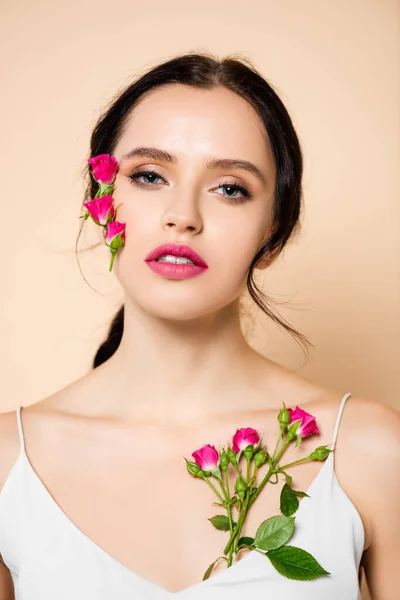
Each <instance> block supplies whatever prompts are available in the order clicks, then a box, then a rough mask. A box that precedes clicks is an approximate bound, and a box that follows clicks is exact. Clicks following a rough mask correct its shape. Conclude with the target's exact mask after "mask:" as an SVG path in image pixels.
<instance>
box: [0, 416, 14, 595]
mask: <svg viewBox="0 0 400 600" xmlns="http://www.w3.org/2000/svg"><path fill="white" fill-rule="evenodd" d="M18 452H19V439H18V429H17V422H16V417H15V411H13V412H8V413H0V491H1V490H2V488H3V485H4V482H5V481H6V479H7V477H8V474H9V472H10V470H11V468H12V466H13V464H14V463H15V461H16V460H17V457H18ZM0 600H15V594H14V584H13V581H12V577H11V573H10V571H9V569H8V568H7V567H6V565H5V563H4V560H3V557H2V555H1V552H0Z"/></svg>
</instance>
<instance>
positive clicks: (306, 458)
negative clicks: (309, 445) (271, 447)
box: [279, 456, 313, 469]
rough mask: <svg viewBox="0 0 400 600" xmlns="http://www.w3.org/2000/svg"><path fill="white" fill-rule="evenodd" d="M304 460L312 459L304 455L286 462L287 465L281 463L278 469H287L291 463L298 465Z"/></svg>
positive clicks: (291, 465)
mask: <svg viewBox="0 0 400 600" xmlns="http://www.w3.org/2000/svg"><path fill="white" fill-rule="evenodd" d="M306 460H313V459H312V458H310V457H308V456H306V457H304V458H300V459H299V460H295V461H294V462H291V463H288V464H287V465H282V466H280V467H279V468H280V469H287V468H288V467H293V465H298V464H300V463H303V462H306Z"/></svg>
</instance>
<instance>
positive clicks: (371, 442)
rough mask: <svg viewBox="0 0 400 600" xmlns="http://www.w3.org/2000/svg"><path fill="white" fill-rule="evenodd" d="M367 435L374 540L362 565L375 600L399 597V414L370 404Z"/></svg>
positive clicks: (364, 425)
mask: <svg viewBox="0 0 400 600" xmlns="http://www.w3.org/2000/svg"><path fill="white" fill-rule="evenodd" d="M366 412H368V416H366V415H365V416H361V420H362V428H363V431H364V432H365V444H366V447H365V455H364V456H365V458H364V461H363V464H362V465H360V466H361V467H362V468H363V469H364V470H365V473H366V481H367V487H366V490H365V494H366V495H367V497H366V503H367V505H368V506H369V514H370V518H371V529H372V537H371V544H370V546H369V548H368V549H367V550H366V551H365V552H364V555H363V558H362V561H361V562H362V566H363V567H364V570H365V578H366V580H367V583H368V588H369V591H370V594H371V598H372V600H398V599H399V598H400V564H399V557H400V413H399V412H398V411H396V410H395V409H394V408H391V407H389V406H387V405H384V404H380V403H375V402H373V403H371V408H370V410H368V411H366Z"/></svg>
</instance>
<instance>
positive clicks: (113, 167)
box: [88, 154, 118, 183]
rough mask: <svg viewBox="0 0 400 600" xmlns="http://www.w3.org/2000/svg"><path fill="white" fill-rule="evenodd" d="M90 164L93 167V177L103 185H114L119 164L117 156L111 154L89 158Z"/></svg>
mask: <svg viewBox="0 0 400 600" xmlns="http://www.w3.org/2000/svg"><path fill="white" fill-rule="evenodd" d="M88 163H89V164H90V166H91V167H92V171H93V176H94V178H95V179H96V180H97V181H101V182H102V183H112V182H113V181H114V179H115V175H116V173H117V171H118V162H117V159H116V158H115V156H110V155H109V154H98V156H93V157H92V158H88Z"/></svg>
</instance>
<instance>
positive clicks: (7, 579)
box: [0, 554, 15, 600]
mask: <svg viewBox="0 0 400 600" xmlns="http://www.w3.org/2000/svg"><path fill="white" fill-rule="evenodd" d="M0 599H1V600H15V595H14V584H13V581H12V578H11V573H10V571H9V570H8V569H7V567H6V565H5V564H4V561H3V557H2V556H1V554H0Z"/></svg>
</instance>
